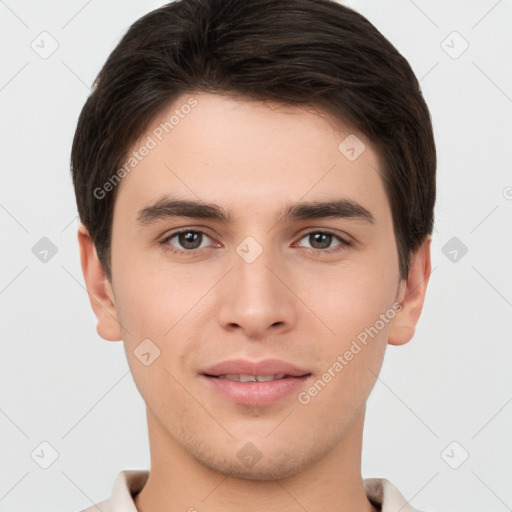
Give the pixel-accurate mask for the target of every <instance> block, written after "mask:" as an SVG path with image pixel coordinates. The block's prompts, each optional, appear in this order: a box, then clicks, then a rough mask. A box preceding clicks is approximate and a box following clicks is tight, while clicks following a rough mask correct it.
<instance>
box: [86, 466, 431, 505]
mask: <svg viewBox="0 0 512 512" xmlns="http://www.w3.org/2000/svg"><path fill="white" fill-rule="evenodd" d="M148 477H149V471H147V470H125V471H121V472H120V473H119V475H117V478H116V480H115V482H114V486H113V488H112V495H111V496H110V498H109V499H107V500H105V501H102V502H100V503H97V504H96V505H93V506H92V507H89V508H87V509H84V510H81V511H80V512H137V508H136V507H135V503H134V502H133V497H134V496H135V495H136V494H138V493H139V492H140V491H141V490H142V488H143V487H144V485H145V484H146V481H147V479H148ZM363 483H364V488H365V492H366V496H367V497H368V500H369V501H370V502H371V503H372V505H373V506H374V507H375V508H376V509H377V510H379V507H380V510H381V512H421V511H419V510H417V509H415V508H413V507H411V506H410V505H409V503H408V502H407V500H406V499H405V498H404V497H403V496H402V495H401V494H400V492H399V491H398V489H397V488H396V487H395V486H394V485H393V484H392V483H391V482H390V481H389V480H386V479H385V478H367V479H365V480H363Z"/></svg>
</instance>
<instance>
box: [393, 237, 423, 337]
mask: <svg viewBox="0 0 512 512" xmlns="http://www.w3.org/2000/svg"><path fill="white" fill-rule="evenodd" d="M431 241H432V237H431V236H427V238H426V239H425V241H424V242H423V244H422V245H421V246H420V248H419V249H418V250H417V251H416V252H415V253H414V254H412V255H411V266H410V270H409V276H408V278H407V282H405V281H403V282H402V284H403V285H404V286H400V291H399V297H398V298H397V300H398V302H400V303H401V304H402V309H401V310H400V312H399V313H398V314H397V315H396V316H395V318H394V319H393V322H392V324H391V328H390V331H389V338H388V343H389V344H390V345H404V344H405V343H407V342H408V341H410V340H411V339H412V337H413V336H414V332H415V330H416V325H417V323H418V320H419V318H420V315H421V311H422V309H423V303H424V301H425V294H426V291H427V285H428V281H429V278H430V273H431V262H430V244H431Z"/></svg>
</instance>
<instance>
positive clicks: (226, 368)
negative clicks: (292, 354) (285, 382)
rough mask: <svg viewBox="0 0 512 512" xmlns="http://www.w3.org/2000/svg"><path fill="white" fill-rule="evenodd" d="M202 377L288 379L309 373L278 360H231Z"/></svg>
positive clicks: (218, 365) (214, 366) (208, 369)
mask: <svg viewBox="0 0 512 512" xmlns="http://www.w3.org/2000/svg"><path fill="white" fill-rule="evenodd" d="M201 373H202V374H203V375H211V376H219V375H234V374H236V375H254V376H256V375H279V374H285V375H287V376H290V377H302V376H304V375H309V374H310V372H308V371H307V370H304V369H302V368H299V367H297V366H295V365H293V364H290V363H287V362H286V361H281V360H279V359H264V360H263V361H248V360H246V359H231V360H228V361H221V362H220V363H217V364H214V365H213V366H210V367H209V368H206V369H205V370H203V371H202V372H201Z"/></svg>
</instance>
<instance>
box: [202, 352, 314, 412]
mask: <svg viewBox="0 0 512 512" xmlns="http://www.w3.org/2000/svg"><path fill="white" fill-rule="evenodd" d="M200 376H201V377H202V378H203V380H204V381H206V382H207V384H208V385H209V386H210V388H211V389H213V391H214V392H216V393H217V394H220V395H221V396H222V397H224V398H227V399H229V400H231V401H232V402H234V403H236V404H239V405H247V406H252V407H262V406H264V405H270V404H272V403H274V402H277V401H279V400H281V399H283V398H285V397H287V396H289V395H290V394H291V393H293V391H297V392H298V389H299V388H300V387H302V386H303V385H304V382H305V381H306V380H307V379H309V378H310V377H311V376H312V374H311V372H308V371H307V370H303V369H301V368H298V367H296V366H294V365H291V364H289V363H286V362H284V361H279V360H275V359H273V360H270V359H269V360H265V361H261V362H250V361H246V360H231V361H224V362H222V363H219V364H217V365H215V366H213V367H211V368H209V369H206V370H205V371H204V372H201V374H200Z"/></svg>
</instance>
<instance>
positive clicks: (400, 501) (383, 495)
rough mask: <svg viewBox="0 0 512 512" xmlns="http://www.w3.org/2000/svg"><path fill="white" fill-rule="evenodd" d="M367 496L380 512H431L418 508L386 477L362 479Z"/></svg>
mask: <svg viewBox="0 0 512 512" xmlns="http://www.w3.org/2000/svg"><path fill="white" fill-rule="evenodd" d="M363 482H364V488H365V492H366V496H367V498H368V499H369V500H370V502H371V503H372V504H374V505H375V506H376V507H377V508H380V510H381V511H382V512H394V511H396V510H400V511H401V512H433V511H428V510H424V511H421V510H418V509H417V508H414V507H413V506H412V505H411V504H410V503H409V501H408V500H406V499H405V498H404V496H403V495H402V493H401V492H400V491H399V490H398V488H397V487H396V486H395V485H394V484H393V483H392V482H390V481H389V480H387V479H386V478H366V479H364V480H363Z"/></svg>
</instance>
